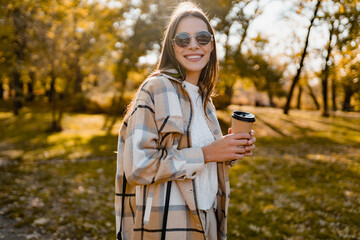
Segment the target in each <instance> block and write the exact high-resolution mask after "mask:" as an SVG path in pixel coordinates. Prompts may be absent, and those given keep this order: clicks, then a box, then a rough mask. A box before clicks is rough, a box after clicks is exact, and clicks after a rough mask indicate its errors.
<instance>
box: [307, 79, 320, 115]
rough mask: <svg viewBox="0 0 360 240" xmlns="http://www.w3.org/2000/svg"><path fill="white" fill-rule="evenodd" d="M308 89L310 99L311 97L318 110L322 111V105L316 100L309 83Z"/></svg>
mask: <svg viewBox="0 0 360 240" xmlns="http://www.w3.org/2000/svg"><path fill="white" fill-rule="evenodd" d="M306 87H307V88H308V90H309V94H310V97H311V99H312V100H313V102H314V104H315V106H316V110H320V104H319V102H318V101H317V99H316V96H315V94H314V91H313V90H312V88H311V87H310V85H309V84H308V83H307V84H306Z"/></svg>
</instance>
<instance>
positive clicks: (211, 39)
mask: <svg viewBox="0 0 360 240" xmlns="http://www.w3.org/2000/svg"><path fill="white" fill-rule="evenodd" d="M202 32H206V33H208V34H209V35H210V36H211V38H210V41H209V42H207V43H206V44H201V43H199V42H198V40H197V39H196V37H197V36H198V34H200V33H202ZM179 34H186V35H188V37H189V38H190V42H189V43H188V44H186V46H180V45H179V44H177V43H176V37H177V36H178V35H179ZM192 38H195V41H196V43H197V44H199V45H200V46H206V45H208V44H209V43H210V42H212V41H214V35H212V34H211V33H210V32H208V31H206V30H202V31H199V32H197V33H195V34H194V35H190V34H188V33H186V32H180V33H178V34H176V35H175V37H174V39H173V40H172V42H173V43H175V44H176V45H177V46H178V47H181V48H186V47H188V46H189V45H190V43H191V39H192Z"/></svg>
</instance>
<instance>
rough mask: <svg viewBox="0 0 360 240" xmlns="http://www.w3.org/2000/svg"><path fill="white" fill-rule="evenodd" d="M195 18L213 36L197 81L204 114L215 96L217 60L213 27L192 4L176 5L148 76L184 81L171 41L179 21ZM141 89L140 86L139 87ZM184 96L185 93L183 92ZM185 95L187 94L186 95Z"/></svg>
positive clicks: (128, 109)
mask: <svg viewBox="0 0 360 240" xmlns="http://www.w3.org/2000/svg"><path fill="white" fill-rule="evenodd" d="M189 16H191V17H196V18H199V19H201V20H203V21H204V22H205V23H206V25H207V28H208V31H209V32H210V33H211V34H212V35H213V36H214V41H213V46H214V48H213V50H212V51H211V53H210V58H209V61H208V63H207V64H206V66H205V67H204V68H203V69H202V70H201V73H200V79H199V83H198V85H199V90H200V95H201V96H202V97H203V101H204V112H205V115H206V116H207V113H206V106H207V104H208V103H209V101H210V97H211V96H213V95H214V94H215V86H216V83H217V80H218V71H219V70H218V60H217V54H216V42H215V31H214V29H213V27H212V26H211V25H210V22H209V19H208V18H207V16H206V15H205V13H204V12H203V11H202V10H201V9H200V8H199V7H198V6H197V5H196V4H194V3H192V2H182V3H180V4H178V5H177V7H176V8H175V10H174V11H173V13H172V15H171V17H170V20H169V23H168V25H167V27H166V30H165V34H164V40H163V44H162V45H163V47H162V50H161V54H160V60H159V63H158V64H157V66H156V68H155V71H154V72H153V73H151V74H150V76H149V77H151V76H156V75H158V74H161V73H166V74H169V75H172V76H174V77H176V78H179V79H181V80H185V78H186V72H185V70H184V68H183V67H182V66H181V65H180V64H179V62H178V60H177V59H176V57H175V52H174V48H173V42H172V40H173V39H174V37H175V33H176V29H177V27H178V25H179V23H180V21H181V20H182V19H183V18H185V17H189ZM173 69H175V70H176V71H177V74H174V73H173V72H172V71H169V70H173ZM140 88H141V86H140ZM184 93H185V94H186V92H184ZM186 95H187V94H186ZM133 104H134V101H132V102H131V104H130V105H129V106H128V108H127V114H126V115H128V114H129V111H130V110H131V108H132V106H133Z"/></svg>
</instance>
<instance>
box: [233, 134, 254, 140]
mask: <svg viewBox="0 0 360 240" xmlns="http://www.w3.org/2000/svg"><path fill="white" fill-rule="evenodd" d="M232 135H233V137H234V138H235V139H244V138H247V139H250V138H251V136H250V134H249V133H234V134H232Z"/></svg>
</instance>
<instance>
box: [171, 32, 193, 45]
mask: <svg viewBox="0 0 360 240" xmlns="http://www.w3.org/2000/svg"><path fill="white" fill-rule="evenodd" d="M175 43H176V44H177V45H178V46H179V47H186V46H187V45H189V43H190V36H189V35H188V34H186V33H179V34H177V35H176V36H175Z"/></svg>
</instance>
